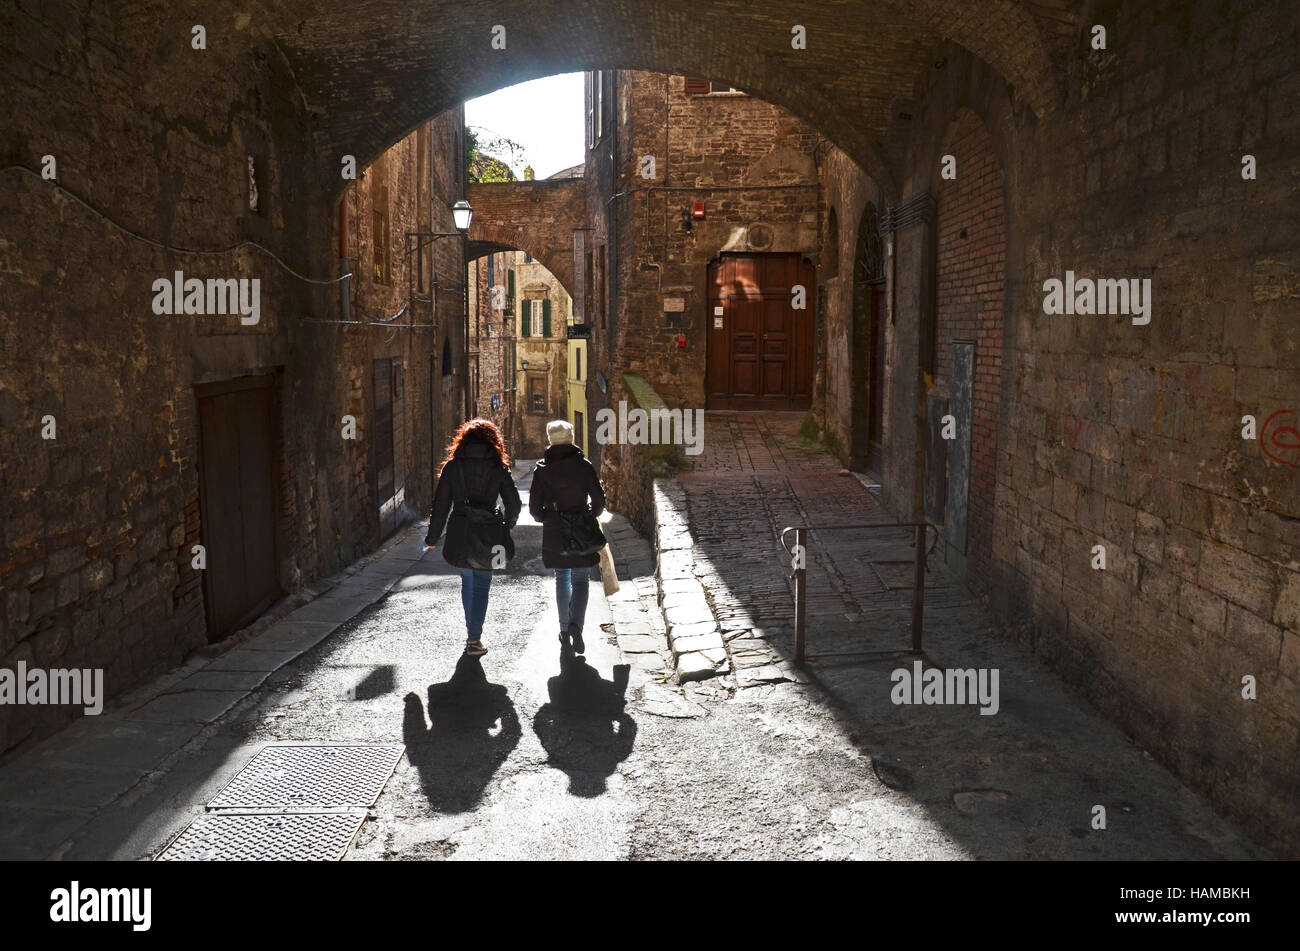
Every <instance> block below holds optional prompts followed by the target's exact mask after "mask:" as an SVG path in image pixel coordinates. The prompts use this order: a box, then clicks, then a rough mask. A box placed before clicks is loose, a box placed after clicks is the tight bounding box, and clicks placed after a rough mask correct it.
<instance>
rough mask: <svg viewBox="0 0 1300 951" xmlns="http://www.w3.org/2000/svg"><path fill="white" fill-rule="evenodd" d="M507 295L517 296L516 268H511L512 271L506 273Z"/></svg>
mask: <svg viewBox="0 0 1300 951" xmlns="http://www.w3.org/2000/svg"><path fill="white" fill-rule="evenodd" d="M506 296H507V297H514V296H515V269H514V268H511V269H510V273H509V274H507V275H506Z"/></svg>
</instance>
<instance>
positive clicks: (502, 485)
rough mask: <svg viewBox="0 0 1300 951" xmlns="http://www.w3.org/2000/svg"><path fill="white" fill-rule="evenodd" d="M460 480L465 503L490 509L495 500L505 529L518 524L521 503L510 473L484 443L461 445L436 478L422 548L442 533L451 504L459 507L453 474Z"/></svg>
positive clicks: (457, 491)
mask: <svg viewBox="0 0 1300 951" xmlns="http://www.w3.org/2000/svg"><path fill="white" fill-rule="evenodd" d="M458 472H459V473H460V474H461V475H463V476H464V484H465V491H466V493H467V494H468V495H469V500H470V502H472V503H473V504H474V505H476V506H482V507H483V508H487V509H490V508H493V507H494V506H495V505H496V504H497V499H498V498H499V499H501V501H502V502H504V503H505V508H506V527H507V528H512V529H513V528H514V527H515V522H517V521H519V511H520V509H522V508H523V503H521V502H520V501H519V490H518V489H516V488H515V480H514V479H513V478H511V476H510V470H509V469H507V468H506V467H505V466H503V465H501V463H500V462H498V461H497V458H496V454H495V453H493V451H492V448H491V447H490V446H488V444H487V443H483V442H462V443H461V444H460V446H459V447H458V448H457V449H456V455H455V456H454V457H452V459H451V461H450V462H448V463H447V464H446V465H445V466H444V467H443V469H442V474H441V475H439V476H438V487H437V489H435V490H434V493H433V514H432V515H430V516H429V531H428V534H426V535H425V537H424V543H425V544H426V545H433V544H436V543H437V540H438V538H439V537H440V536H441V535H442V531H443V529H444V528H446V527H447V517H448V516H449V515H451V507H452V503H453V502H454V503H455V504H456V505H457V506H459V505H460V504H461V502H462V499H461V496H460V490H461V489H460V487H461V483H460V481H459V479H458V477H457V473H458Z"/></svg>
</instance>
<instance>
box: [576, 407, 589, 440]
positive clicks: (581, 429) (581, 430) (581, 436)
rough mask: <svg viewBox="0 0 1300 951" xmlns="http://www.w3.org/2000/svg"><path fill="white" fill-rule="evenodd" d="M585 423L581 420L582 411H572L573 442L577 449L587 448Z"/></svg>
mask: <svg viewBox="0 0 1300 951" xmlns="http://www.w3.org/2000/svg"><path fill="white" fill-rule="evenodd" d="M586 434H587V422H586V420H584V419H583V418H582V410H574V411H573V441H574V442H576V443H577V444H578V448H579V449H583V450H585V449H586V448H587V440H586Z"/></svg>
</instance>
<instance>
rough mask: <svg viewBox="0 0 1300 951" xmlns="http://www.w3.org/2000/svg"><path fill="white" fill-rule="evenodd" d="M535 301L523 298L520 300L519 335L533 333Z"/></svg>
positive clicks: (525, 335)
mask: <svg viewBox="0 0 1300 951" xmlns="http://www.w3.org/2000/svg"><path fill="white" fill-rule="evenodd" d="M532 318H533V302H532V301H530V300H521V301H520V302H519V336H521V337H531V336H532V335H533V333H532V330H533V320H532Z"/></svg>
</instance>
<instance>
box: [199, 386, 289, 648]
mask: <svg viewBox="0 0 1300 951" xmlns="http://www.w3.org/2000/svg"><path fill="white" fill-rule="evenodd" d="M195 396H196V397H197V399H198V410H199V458H200V462H199V512H200V515H199V524H200V537H201V539H202V542H203V547H204V549H205V551H206V554H207V569H206V570H205V571H204V572H203V600H204V608H205V611H206V613H207V620H208V640H209V642H213V641H219V640H222V639H223V638H224V637H226V636H227V635H229V634H231V633H232V632H234V631H236V630H238V629H239V628H241V627H244V626H245V625H246V624H248V623H249V622H250V621H252V620H253V619H254V618H256V617H257V616H258V615H259V614H261V613H262V612H263V611H265V610H266V609H267V608H268V607H270V606H271V604H272V603H273V602H275V600H276V599H277V598H279V597H280V595H281V594H282V593H283V592H282V590H281V588H280V580H279V577H278V572H277V569H276V537H275V517H276V512H275V501H274V500H275V498H276V480H275V464H274V460H275V456H274V446H275V443H276V433H277V432H278V429H279V425H280V419H279V400H278V399H277V395H276V387H275V377H274V376H270V375H268V376H256V377H252V376H250V377H241V378H239V379H236V380H228V381H223V382H221V383H213V384H207V385H204V386H199V387H196V388H195Z"/></svg>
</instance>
